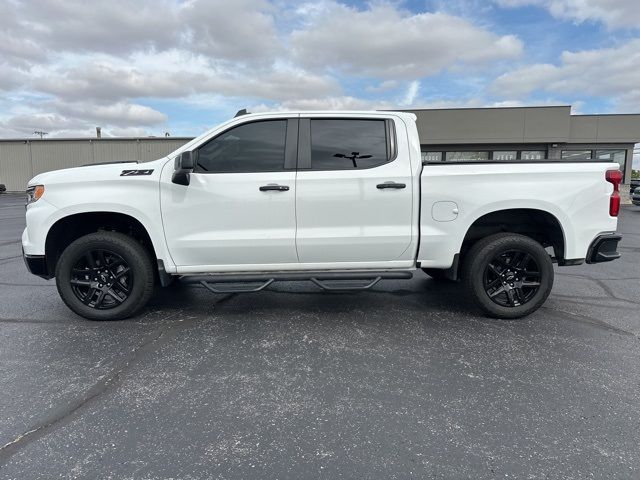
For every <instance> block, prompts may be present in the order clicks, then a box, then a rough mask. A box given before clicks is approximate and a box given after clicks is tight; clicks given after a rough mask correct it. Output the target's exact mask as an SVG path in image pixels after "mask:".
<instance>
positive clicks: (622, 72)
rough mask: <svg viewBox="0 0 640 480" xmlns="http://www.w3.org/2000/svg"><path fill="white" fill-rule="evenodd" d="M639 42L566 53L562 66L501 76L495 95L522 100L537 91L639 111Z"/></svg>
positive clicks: (544, 66) (538, 67)
mask: <svg viewBox="0 0 640 480" xmlns="http://www.w3.org/2000/svg"><path fill="white" fill-rule="evenodd" d="M638 65H640V39H633V40H630V41H628V42H627V43H625V44H622V45H620V46H618V47H614V48H603V49H594V50H584V51H580V52H563V53H562V55H561V57H560V65H552V64H534V65H529V66H525V67H521V68H518V69H516V70H513V71H511V72H508V73H505V74H503V75H501V76H499V77H498V78H497V79H496V80H495V82H494V83H493V85H492V90H493V91H494V93H495V94H497V95H501V96H504V97H516V98H517V97H522V96H525V95H529V94H531V93H533V92H536V91H542V92H550V93H560V94H565V95H572V96H574V97H575V96H599V97H605V98H609V99H612V100H613V101H614V102H615V104H616V108H617V110H618V111H636V112H637V111H638V110H640V69H638Z"/></svg>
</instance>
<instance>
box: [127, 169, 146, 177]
mask: <svg viewBox="0 0 640 480" xmlns="http://www.w3.org/2000/svg"><path fill="white" fill-rule="evenodd" d="M152 173H153V169H150V170H123V171H122V173H121V174H120V176H121V177H134V176H136V175H151V174H152Z"/></svg>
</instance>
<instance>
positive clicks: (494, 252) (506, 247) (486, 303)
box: [462, 232, 554, 319]
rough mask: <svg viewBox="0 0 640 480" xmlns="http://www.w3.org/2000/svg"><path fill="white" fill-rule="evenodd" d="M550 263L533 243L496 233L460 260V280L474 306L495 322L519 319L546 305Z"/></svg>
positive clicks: (550, 275) (550, 279) (550, 277)
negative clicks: (497, 319)
mask: <svg viewBox="0 0 640 480" xmlns="http://www.w3.org/2000/svg"><path fill="white" fill-rule="evenodd" d="M553 278H554V271H553V263H552V261H551V257H550V256H549V253H548V252H547V251H546V250H545V249H544V247H543V246H542V245H541V244H540V243H539V242H537V241H536V240H534V239H532V238H530V237H527V236H524V235H520V234H517V233H507V232H505V233H496V234H494V235H490V236H488V237H485V238H483V239H481V240H479V241H478V242H476V243H475V244H474V245H473V246H472V247H471V248H470V249H469V250H468V251H467V252H465V255H464V257H463V259H462V279H463V283H464V285H465V289H466V290H467V292H468V293H469V296H470V297H471V299H472V300H473V301H474V303H475V304H476V305H477V306H478V307H479V308H480V309H481V310H482V311H484V313H486V314H487V315H489V316H491V317H495V318H504V319H513V318H522V317H525V316H527V315H529V314H530V313H533V312H535V311H536V310H537V309H538V308H540V306H541V305H542V304H543V303H544V302H545V300H546V299H547V297H548V296H549V294H550V293H551V289H552V287H553Z"/></svg>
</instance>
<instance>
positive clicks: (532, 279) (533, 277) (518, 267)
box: [483, 250, 540, 307]
mask: <svg viewBox="0 0 640 480" xmlns="http://www.w3.org/2000/svg"><path fill="white" fill-rule="evenodd" d="M483 284H484V290H485V292H487V295H488V296H489V298H490V299H491V300H492V301H493V302H495V303H497V304H498V305H501V306H503V307H519V306H520V305H524V304H525V303H527V302H529V301H531V299H532V298H534V297H535V295H536V293H537V292H538V290H539V289H540V266H539V265H538V263H537V262H536V261H535V259H534V258H533V257H532V256H531V255H530V254H529V253H527V252H525V251H522V250H507V251H506V252H502V253H498V254H497V255H496V256H495V257H493V258H492V259H491V260H489V263H488V264H487V267H486V268H485V271H484V278H483Z"/></svg>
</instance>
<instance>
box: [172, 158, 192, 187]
mask: <svg viewBox="0 0 640 480" xmlns="http://www.w3.org/2000/svg"><path fill="white" fill-rule="evenodd" d="M195 160H196V157H195V153H194V152H190V151H189V152H182V153H181V154H180V155H179V156H178V157H177V158H176V161H175V165H174V167H175V171H174V172H173V176H172V177H171V181H172V182H173V183H176V184H178V185H185V186H187V185H189V183H190V181H191V178H190V175H189V174H190V173H191V172H193V169H194V168H195V166H196V162H195Z"/></svg>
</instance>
